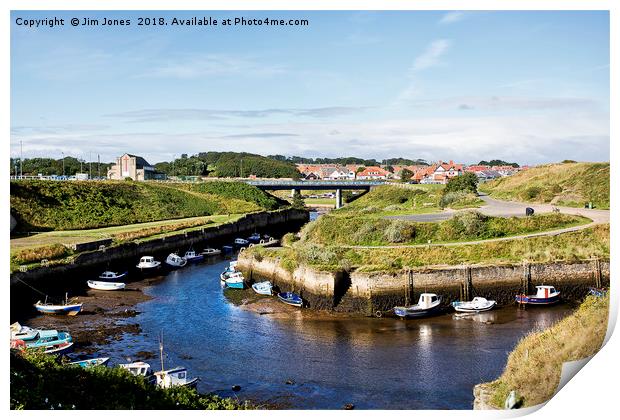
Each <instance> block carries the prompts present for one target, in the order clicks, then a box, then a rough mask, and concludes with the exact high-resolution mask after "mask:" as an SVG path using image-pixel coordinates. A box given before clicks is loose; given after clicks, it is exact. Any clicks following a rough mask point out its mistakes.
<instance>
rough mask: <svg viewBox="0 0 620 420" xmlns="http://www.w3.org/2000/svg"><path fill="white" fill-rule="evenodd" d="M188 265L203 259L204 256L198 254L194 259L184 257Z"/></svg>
mask: <svg viewBox="0 0 620 420" xmlns="http://www.w3.org/2000/svg"><path fill="white" fill-rule="evenodd" d="M185 259H186V260H187V262H188V263H196V262H200V261H202V260H204V259H205V256H204V255H202V254H198V255H196V256H195V257H185Z"/></svg>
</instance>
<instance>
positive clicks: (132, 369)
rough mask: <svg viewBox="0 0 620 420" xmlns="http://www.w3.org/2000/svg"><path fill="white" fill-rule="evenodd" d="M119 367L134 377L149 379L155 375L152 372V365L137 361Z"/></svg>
mask: <svg viewBox="0 0 620 420" xmlns="http://www.w3.org/2000/svg"><path fill="white" fill-rule="evenodd" d="M118 366H119V367H121V368H123V369H125V370H126V371H128V372H129V373H131V374H132V375H134V376H144V377H148V376H151V375H152V374H153V371H152V370H151V365H149V364H148V363H146V362H140V361H137V362H132V363H121V364H120V365H118Z"/></svg>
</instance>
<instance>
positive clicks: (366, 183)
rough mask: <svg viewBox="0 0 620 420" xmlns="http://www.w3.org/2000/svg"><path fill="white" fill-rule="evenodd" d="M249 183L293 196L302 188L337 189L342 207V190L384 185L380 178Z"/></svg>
mask: <svg viewBox="0 0 620 420" xmlns="http://www.w3.org/2000/svg"><path fill="white" fill-rule="evenodd" d="M247 183H248V184H250V185H253V186H255V187H256V188H260V189H261V190H269V191H275V190H291V197H293V196H294V195H295V194H296V193H298V192H300V191H301V190H323V191H325V190H330V191H331V190H336V208H337V209H339V208H340V207H342V190H366V191H369V190H370V189H371V188H373V187H377V186H379V185H384V184H385V181H378V180H355V181H353V180H344V179H342V180H333V181H325V180H323V181H285V180H273V181H271V180H251V181H247Z"/></svg>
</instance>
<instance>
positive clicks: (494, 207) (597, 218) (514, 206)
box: [343, 193, 609, 249]
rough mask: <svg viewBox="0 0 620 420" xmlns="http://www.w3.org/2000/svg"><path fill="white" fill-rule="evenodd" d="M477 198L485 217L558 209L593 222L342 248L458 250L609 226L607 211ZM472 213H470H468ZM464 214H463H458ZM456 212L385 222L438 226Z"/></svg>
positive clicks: (523, 215)
mask: <svg viewBox="0 0 620 420" xmlns="http://www.w3.org/2000/svg"><path fill="white" fill-rule="evenodd" d="M480 198H481V199H482V200H484V201H485V202H486V204H485V205H484V206H482V207H480V208H478V209H475V210H476V211H479V212H480V213H482V214H486V215H488V216H500V217H512V216H519V217H525V208H526V207H531V208H533V209H534V212H535V213H550V212H551V211H552V210H553V208H558V209H559V210H560V213H564V214H572V215H578V216H584V217H587V218H588V219H591V220H592V222H590V223H586V224H584V225H580V226H572V227H566V228H562V229H555V230H549V231H545V232H535V233H528V234H524V235H516V236H507V237H502V238H493V239H482V240H477V241H464V242H450V243H438V244H416V245H376V246H362V245H348V246H343V248H357V249H366V248H422V247H428V246H459V245H474V244H481V243H486V242H500V241H509V240H513V239H523V238H533V237H536V236H554V235H559V234H562V233H567V232H575V231H577V230H581V229H586V228H589V227H592V226H594V225H597V224H603V223H609V210H596V209H581V208H575V207H559V206H553V205H551V204H533V203H519V202H516V201H502V200H496V199H494V198H491V197H489V196H488V195H487V194H482V193H481V194H480ZM470 210H471V209H470ZM459 211H466V210H459ZM457 212H458V211H455V210H450V209H447V210H444V211H443V212H441V213H431V214H412V215H400V216H387V217H386V218H388V219H400V220H411V221H416V222H439V221H442V220H448V219H450V218H451V217H452V216H454V215H455V214H456V213H457Z"/></svg>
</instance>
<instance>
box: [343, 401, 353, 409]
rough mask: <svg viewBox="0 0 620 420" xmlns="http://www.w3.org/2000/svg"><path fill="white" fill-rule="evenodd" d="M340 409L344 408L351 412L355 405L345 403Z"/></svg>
mask: <svg viewBox="0 0 620 420" xmlns="http://www.w3.org/2000/svg"><path fill="white" fill-rule="evenodd" d="M342 408H344V409H345V410H353V409H354V408H355V405H353V404H351V403H347V404H345V405H344V406H343V407H342Z"/></svg>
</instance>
